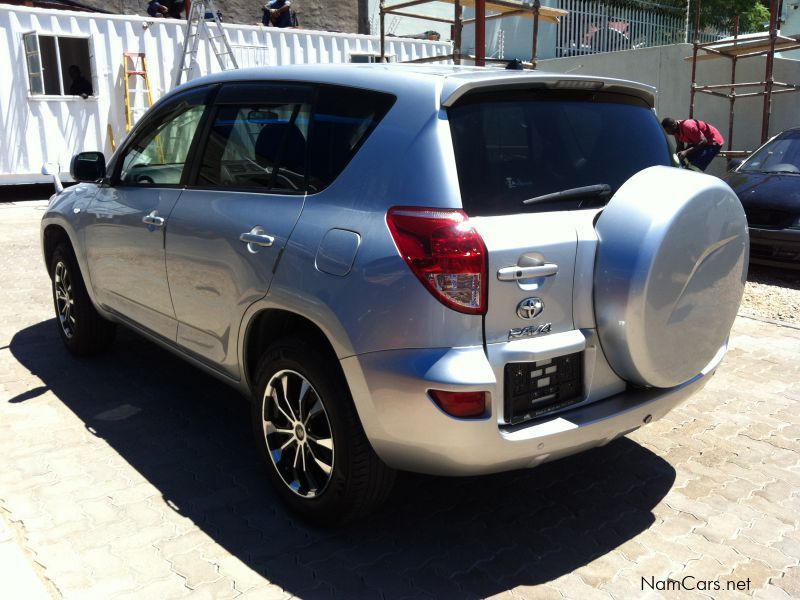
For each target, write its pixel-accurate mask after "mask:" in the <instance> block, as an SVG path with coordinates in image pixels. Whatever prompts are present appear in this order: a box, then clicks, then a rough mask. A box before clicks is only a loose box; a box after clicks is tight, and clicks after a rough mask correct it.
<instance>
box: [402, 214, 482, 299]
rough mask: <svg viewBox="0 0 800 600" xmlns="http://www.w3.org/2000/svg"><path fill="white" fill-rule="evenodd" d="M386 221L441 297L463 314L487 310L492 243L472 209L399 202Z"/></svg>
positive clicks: (410, 262)
mask: <svg viewBox="0 0 800 600" xmlns="http://www.w3.org/2000/svg"><path fill="white" fill-rule="evenodd" d="M386 223H387V225H388V226H389V231H390V232H391V234H392V238H394V243H395V244H396V245H397V249H398V250H399V251H400V255H401V256H402V257H403V259H404V260H405V261H406V263H408V266H409V267H411V270H412V271H413V272H414V274H415V275H416V276H417V277H418V278H419V280H420V281H421V282H422V283H423V284H424V285H425V287H426V288H428V290H429V291H430V292H431V293H432V294H433V295H434V297H436V299H437V300H439V301H440V302H441V303H442V304H444V305H445V306H447V307H449V308H452V309H453V310H457V311H459V312H462V313H467V314H473V315H479V314H485V313H486V285H487V281H486V246H485V245H484V243H483V240H482V239H481V236H480V235H479V234H478V232H477V231H475V230H474V229H473V228H472V227H471V226H470V224H469V219H468V218H467V215H466V213H464V212H463V211H461V210H454V209H438V208H419V207H414V206H408V207H406V206H395V207H394V208H391V209H389V212H388V213H387V215H386Z"/></svg>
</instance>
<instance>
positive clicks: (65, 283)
mask: <svg viewBox="0 0 800 600" xmlns="http://www.w3.org/2000/svg"><path fill="white" fill-rule="evenodd" d="M53 292H54V293H55V296H56V311H57V312H58V321H59V323H60V324H61V330H62V331H63V332H64V335H65V336H66V337H67V339H71V338H72V336H73V335H75V297H74V295H73V293H72V278H71V277H70V274H69V270H68V269H67V265H66V264H65V263H64V262H62V261H59V262H58V263H57V264H56V268H55V272H54V274H53Z"/></svg>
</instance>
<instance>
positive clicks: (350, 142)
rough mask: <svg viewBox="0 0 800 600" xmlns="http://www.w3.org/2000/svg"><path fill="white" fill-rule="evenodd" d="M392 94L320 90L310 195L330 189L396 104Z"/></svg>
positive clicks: (314, 119)
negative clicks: (328, 187)
mask: <svg viewBox="0 0 800 600" xmlns="http://www.w3.org/2000/svg"><path fill="white" fill-rule="evenodd" d="M394 101H395V97H394V96H392V95H391V94H384V93H381V92H374V91H368V90H359V89H353V88H346V87H337V86H328V85H324V86H320V88H319V93H318V96H317V103H316V106H315V109H314V113H313V115H312V123H311V147H310V149H309V156H308V160H309V165H308V176H309V191H310V192H318V191H320V190H322V189H324V188H326V187H327V186H329V185H330V184H331V183H332V182H333V180H334V179H336V178H337V177H338V176H339V174H340V173H341V172H342V171H343V170H344V168H345V167H346V166H347V164H348V163H349V162H350V161H351V160H352V158H353V157H354V156H355V155H356V152H358V149H359V148H360V147H361V145H362V144H363V143H364V142H365V141H366V139H367V137H369V135H370V134H371V133H372V131H373V130H374V129H375V127H376V126H377V125H378V123H380V121H381V119H383V117H384V116H386V113H387V112H389V109H390V108H391V107H392V104H394Z"/></svg>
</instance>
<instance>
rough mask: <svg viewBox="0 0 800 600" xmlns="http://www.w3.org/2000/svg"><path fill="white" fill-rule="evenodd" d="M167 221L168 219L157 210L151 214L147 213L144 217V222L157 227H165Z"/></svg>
mask: <svg viewBox="0 0 800 600" xmlns="http://www.w3.org/2000/svg"><path fill="white" fill-rule="evenodd" d="M166 221H167V220H166V219H165V218H164V217H159V216H158V211H157V210H154V211H153V212H151V213H150V214H149V215H145V216H143V217H142V223H144V224H145V225H153V226H155V227H163V226H164V223H166Z"/></svg>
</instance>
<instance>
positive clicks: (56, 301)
mask: <svg viewBox="0 0 800 600" xmlns="http://www.w3.org/2000/svg"><path fill="white" fill-rule="evenodd" d="M50 278H51V282H52V285H51V290H52V293H53V306H54V307H55V311H56V327H57V328H58V333H59V335H60V336H61V341H63V342H64V345H65V346H66V347H67V350H69V351H70V352H71V353H72V354H75V355H77V356H90V355H92V354H98V353H100V352H103V351H104V350H106V349H107V348H108V347H109V345H110V344H111V342H112V341H114V335H115V333H116V326H115V325H114V323H112V322H110V321H108V320H106V319H104V318H103V317H101V316H100V315H99V314H98V312H97V310H95V308H94V305H93V304H92V300H91V298H89V294H88V292H87V291H86V285H85V284H84V282H83V277H82V276H81V271H80V268H79V267H78V261H77V260H76V259H75V255H74V254H73V252H72V249H71V248H70V247H69V246H67V245H66V244H59V245H58V246H57V247H56V249H55V250H54V251H53V255H52V256H51V257H50ZM67 305H68V306H67Z"/></svg>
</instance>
